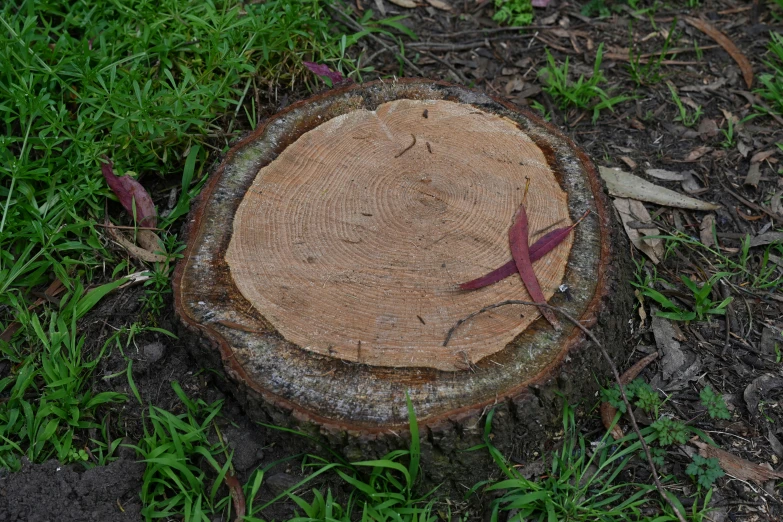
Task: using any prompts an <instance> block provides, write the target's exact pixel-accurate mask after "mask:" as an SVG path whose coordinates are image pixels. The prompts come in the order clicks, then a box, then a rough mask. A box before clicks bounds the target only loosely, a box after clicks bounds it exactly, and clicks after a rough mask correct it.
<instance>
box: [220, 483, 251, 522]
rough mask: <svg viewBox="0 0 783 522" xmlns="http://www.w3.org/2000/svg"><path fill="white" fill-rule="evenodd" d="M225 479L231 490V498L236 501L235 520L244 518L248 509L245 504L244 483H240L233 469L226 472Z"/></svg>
mask: <svg viewBox="0 0 783 522" xmlns="http://www.w3.org/2000/svg"><path fill="white" fill-rule="evenodd" d="M224 480H225V481H226V485H227V486H228V489H229V491H231V499H232V500H233V502H234V512H235V514H236V517H235V518H234V520H236V521H238V520H244V518H245V513H246V512H247V509H246V506H245V494H244V493H243V492H242V484H240V483H239V480H237V477H236V475H234V473H233V472H232V471H229V472H228V473H226V476H225V478H224Z"/></svg>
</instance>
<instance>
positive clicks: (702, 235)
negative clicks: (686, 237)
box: [699, 214, 715, 248]
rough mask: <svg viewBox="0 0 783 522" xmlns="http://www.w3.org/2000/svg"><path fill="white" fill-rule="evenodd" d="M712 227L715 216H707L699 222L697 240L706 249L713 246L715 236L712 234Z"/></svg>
mask: <svg viewBox="0 0 783 522" xmlns="http://www.w3.org/2000/svg"><path fill="white" fill-rule="evenodd" d="M714 227H715V214H707V215H706V216H704V219H702V220H701V226H700V227H699V239H700V240H701V242H702V244H703V245H704V246H706V247H707V248H709V247H711V246H714V245H715V236H714V235H713V233H712V230H713V228H714Z"/></svg>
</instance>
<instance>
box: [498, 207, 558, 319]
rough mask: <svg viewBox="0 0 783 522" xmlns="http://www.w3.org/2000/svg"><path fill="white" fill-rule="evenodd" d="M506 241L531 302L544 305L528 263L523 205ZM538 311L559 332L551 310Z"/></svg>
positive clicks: (526, 231)
mask: <svg viewBox="0 0 783 522" xmlns="http://www.w3.org/2000/svg"><path fill="white" fill-rule="evenodd" d="M508 241H509V243H510V245H511V255H512V256H513V257H514V263H515V264H516V265H517V270H519V276H520V277H521V278H522V282H523V283H525V288H527V291H528V293H529V294H530V297H531V299H532V300H533V302H536V303H542V304H546V298H545V297H544V293H543V292H542V291H541V285H540V284H539V283H538V278H537V277H536V273H535V272H534V271H533V263H532V262H531V261H530V249H529V247H528V241H529V239H528V224H527V212H526V211H525V205H524V204H523V205H519V210H517V213H516V215H515V216H514V224H513V225H511V228H510V229H509V230H508ZM539 310H540V311H541V315H543V316H544V317H545V318H546V320H547V321H549V324H551V325H552V326H553V327H554V328H555V330H560V322H559V321H558V320H557V318H556V317H555V314H554V312H552V310H550V309H549V308H544V307H539Z"/></svg>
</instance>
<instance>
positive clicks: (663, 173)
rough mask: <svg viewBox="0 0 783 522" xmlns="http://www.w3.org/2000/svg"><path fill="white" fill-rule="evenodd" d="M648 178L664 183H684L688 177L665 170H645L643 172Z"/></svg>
mask: <svg viewBox="0 0 783 522" xmlns="http://www.w3.org/2000/svg"><path fill="white" fill-rule="evenodd" d="M645 172H646V173H647V175H648V176H652V177H654V178H658V179H662V180H664V181H684V180H685V179H686V178H687V177H688V175H687V174H683V173H680V172H673V171H671V170H665V169H647V170H645Z"/></svg>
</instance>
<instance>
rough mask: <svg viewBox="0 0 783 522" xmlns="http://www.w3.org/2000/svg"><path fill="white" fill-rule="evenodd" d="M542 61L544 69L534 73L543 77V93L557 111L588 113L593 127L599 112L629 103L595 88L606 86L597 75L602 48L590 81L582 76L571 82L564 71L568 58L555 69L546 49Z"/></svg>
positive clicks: (567, 64)
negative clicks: (580, 110)
mask: <svg viewBox="0 0 783 522" xmlns="http://www.w3.org/2000/svg"><path fill="white" fill-rule="evenodd" d="M546 59H547V65H546V67H544V68H543V69H541V70H540V71H539V72H538V75H539V76H542V77H543V79H544V82H545V86H544V90H545V91H546V92H548V93H549V94H550V95H551V96H552V98H554V100H555V102H556V103H557V104H558V106H559V107H560V109H563V110H564V109H567V108H569V107H577V108H579V109H592V111H593V123H595V121H596V120H597V119H598V116H599V115H600V113H601V111H602V110H605V109H609V110H611V111H614V108H613V107H614V106H615V105H617V104H618V103H622V102H624V101H627V100H630V99H631V97H629V96H613V97H610V96H609V94H608V93H607V91H606V90H604V89H603V88H601V87H599V85H601V84H603V83H606V78H605V77H604V75H603V72H601V61H602V59H603V44H601V45H599V46H598V51H597V52H596V56H595V64H594V65H593V75H592V76H591V77H590V78H585V77H584V76H583V75H582V76H579V79H578V80H576V81H571V79H570V77H569V70H568V69H569V60H570V58H568V57H567V58H566V61H565V63H563V65H557V63H556V62H555V59H554V58H553V57H552V55H551V54H550V53H549V50H548V49H547V50H546Z"/></svg>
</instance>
